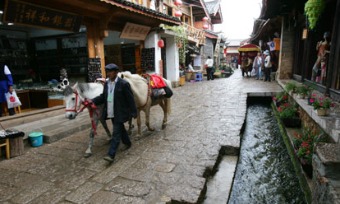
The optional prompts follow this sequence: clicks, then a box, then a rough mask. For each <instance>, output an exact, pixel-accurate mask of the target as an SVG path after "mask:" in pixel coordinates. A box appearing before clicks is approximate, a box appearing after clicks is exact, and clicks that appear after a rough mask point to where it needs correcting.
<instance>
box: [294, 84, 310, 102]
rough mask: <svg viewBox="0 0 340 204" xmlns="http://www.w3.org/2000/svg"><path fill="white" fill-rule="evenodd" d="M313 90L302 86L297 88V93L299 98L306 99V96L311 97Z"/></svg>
mask: <svg viewBox="0 0 340 204" xmlns="http://www.w3.org/2000/svg"><path fill="white" fill-rule="evenodd" d="M310 91H311V89H310V88H309V86H306V85H302V86H298V87H297V88H296V93H298V97H299V98H302V99H304V98H305V97H306V96H309V94H310Z"/></svg>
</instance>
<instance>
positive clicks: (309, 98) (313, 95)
mask: <svg viewBox="0 0 340 204" xmlns="http://www.w3.org/2000/svg"><path fill="white" fill-rule="evenodd" d="M315 99H316V94H311V95H310V96H308V98H307V102H308V105H313V103H314V101H315Z"/></svg>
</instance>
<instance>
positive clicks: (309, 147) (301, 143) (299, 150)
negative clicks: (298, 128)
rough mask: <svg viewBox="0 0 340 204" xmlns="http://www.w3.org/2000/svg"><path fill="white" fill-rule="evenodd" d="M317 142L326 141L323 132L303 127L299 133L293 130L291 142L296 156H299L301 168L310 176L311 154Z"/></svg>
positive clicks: (311, 169)
mask: <svg viewBox="0 0 340 204" xmlns="http://www.w3.org/2000/svg"><path fill="white" fill-rule="evenodd" d="M318 142H326V138H325V137H324V135H323V134H317V133H316V132H315V131H312V130H310V129H306V128H304V129H303V130H302V132H301V133H298V132H295V133H294V138H293V144H294V149H295V153H296V156H297V157H298V158H299V160H300V163H301V165H302V168H303V170H304V171H305V172H306V174H307V176H308V177H310V178H312V171H313V168H312V156H313V152H314V147H315V146H316V144H317V143H318Z"/></svg>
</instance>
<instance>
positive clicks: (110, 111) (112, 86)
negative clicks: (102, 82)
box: [107, 77, 118, 118]
mask: <svg viewBox="0 0 340 204" xmlns="http://www.w3.org/2000/svg"><path fill="white" fill-rule="evenodd" d="M117 80H118V77H117V78H116V79H115V81H110V82H108V83H107V86H108V87H107V91H108V93H107V98H108V99H109V98H111V100H107V117H108V118H114V107H113V106H114V99H115V95H114V91H115V87H116V83H117Z"/></svg>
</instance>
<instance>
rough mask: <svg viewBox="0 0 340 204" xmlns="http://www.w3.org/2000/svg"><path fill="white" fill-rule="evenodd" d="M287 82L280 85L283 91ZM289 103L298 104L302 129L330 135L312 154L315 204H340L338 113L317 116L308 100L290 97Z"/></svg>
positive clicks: (312, 189) (292, 95)
mask: <svg viewBox="0 0 340 204" xmlns="http://www.w3.org/2000/svg"><path fill="white" fill-rule="evenodd" d="M284 81H285V80H283V81H279V84H280V85H281V86H282V87H284ZM290 100H294V101H295V102H296V103H297V104H299V111H300V118H301V121H302V125H303V126H304V127H308V128H309V129H311V130H313V131H317V132H319V133H320V134H321V133H323V132H324V133H326V134H327V135H329V143H319V144H318V145H317V146H316V147H315V148H314V154H313V161H312V165H313V179H312V181H311V185H310V187H311V188H310V190H311V194H312V195H311V197H312V203H315V204H316V203H337V204H340V142H339V134H338V132H340V130H339V128H340V125H338V124H337V123H338V122H337V121H339V123H340V119H339V118H338V117H339V116H340V115H339V114H338V110H337V111H336V114H335V115H331V116H327V117H320V116H317V114H316V113H315V111H314V110H313V108H312V106H310V105H308V104H307V99H300V98H297V97H296V94H291V97H290Z"/></svg>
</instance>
